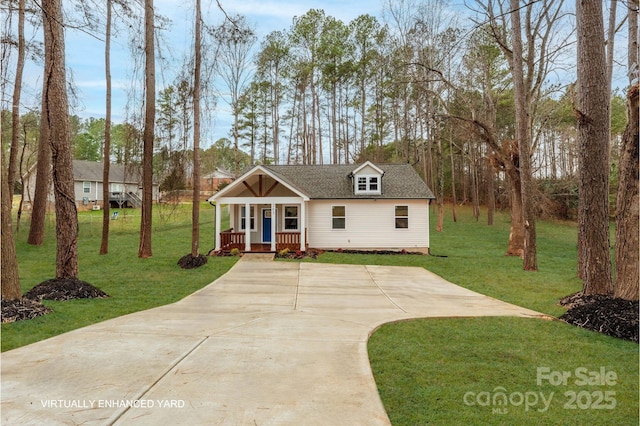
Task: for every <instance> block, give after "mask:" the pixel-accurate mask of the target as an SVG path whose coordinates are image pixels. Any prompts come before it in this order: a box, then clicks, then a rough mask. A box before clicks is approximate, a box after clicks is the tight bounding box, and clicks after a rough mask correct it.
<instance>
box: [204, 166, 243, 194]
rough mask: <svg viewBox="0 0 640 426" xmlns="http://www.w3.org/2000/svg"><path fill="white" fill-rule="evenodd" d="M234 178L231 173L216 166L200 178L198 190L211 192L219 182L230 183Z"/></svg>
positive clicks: (216, 187)
mask: <svg viewBox="0 0 640 426" xmlns="http://www.w3.org/2000/svg"><path fill="white" fill-rule="evenodd" d="M234 178H235V176H234V175H233V173H231V172H228V171H226V170H223V169H221V168H219V167H217V168H216V169H215V170H214V171H213V172H211V173H208V174H206V175H204V176H202V177H201V178H200V191H203V192H208V193H209V194H213V193H214V192H216V191H217V190H218V187H219V186H220V185H221V184H228V183H231V182H233V179H234Z"/></svg>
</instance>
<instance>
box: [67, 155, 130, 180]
mask: <svg viewBox="0 0 640 426" xmlns="http://www.w3.org/2000/svg"><path fill="white" fill-rule="evenodd" d="M102 170H103V164H102V163H101V162H96V161H85V160H73V176H74V179H75V180H77V181H91V182H102ZM140 180H141V179H140V173H139V171H138V170H137V169H134V168H133V167H130V168H125V166H123V165H122V164H111V165H109V182H118V183H138V182H140Z"/></svg>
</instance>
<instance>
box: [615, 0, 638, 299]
mask: <svg viewBox="0 0 640 426" xmlns="http://www.w3.org/2000/svg"><path fill="white" fill-rule="evenodd" d="M628 13H629V54H628V55H629V56H628V64H629V83H630V86H631V87H630V88H629V91H628V93H627V114H628V121H627V128H626V129H625V132H624V135H623V137H622V147H621V158H620V166H619V171H620V172H619V173H620V181H619V184H618V196H617V200H616V247H615V256H616V281H615V289H614V296H615V297H620V298H623V299H629V300H638V296H639V295H638V293H639V283H638V281H639V280H640V276H639V275H638V268H640V266H639V265H640V262H639V259H638V257H639V253H640V244H639V243H638V235H639V234H640V230H639V229H638V223H639V222H640V213H639V212H638V207H639V205H640V201H639V199H638V162H639V160H640V159H639V154H638V140H640V131H639V130H638V122H639V121H640V117H639V116H638V108H639V106H638V92H639V85H638V77H639V76H638V0H634V1H632V2H629V5H628Z"/></svg>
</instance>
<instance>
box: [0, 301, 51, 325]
mask: <svg viewBox="0 0 640 426" xmlns="http://www.w3.org/2000/svg"><path fill="white" fill-rule="evenodd" d="M49 312H52V310H51V308H48V307H46V306H45V305H43V304H42V303H40V302H37V301H35V300H31V299H27V298H26V297H23V298H22V299H15V300H3V301H2V322H3V323H8V322H15V321H21V320H26V319H32V318H35V317H39V316H40V315H45V314H48V313H49Z"/></svg>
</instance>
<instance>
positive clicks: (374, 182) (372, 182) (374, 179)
mask: <svg viewBox="0 0 640 426" xmlns="http://www.w3.org/2000/svg"><path fill="white" fill-rule="evenodd" d="M369 191H370V192H378V176H371V177H370V178H369Z"/></svg>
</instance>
